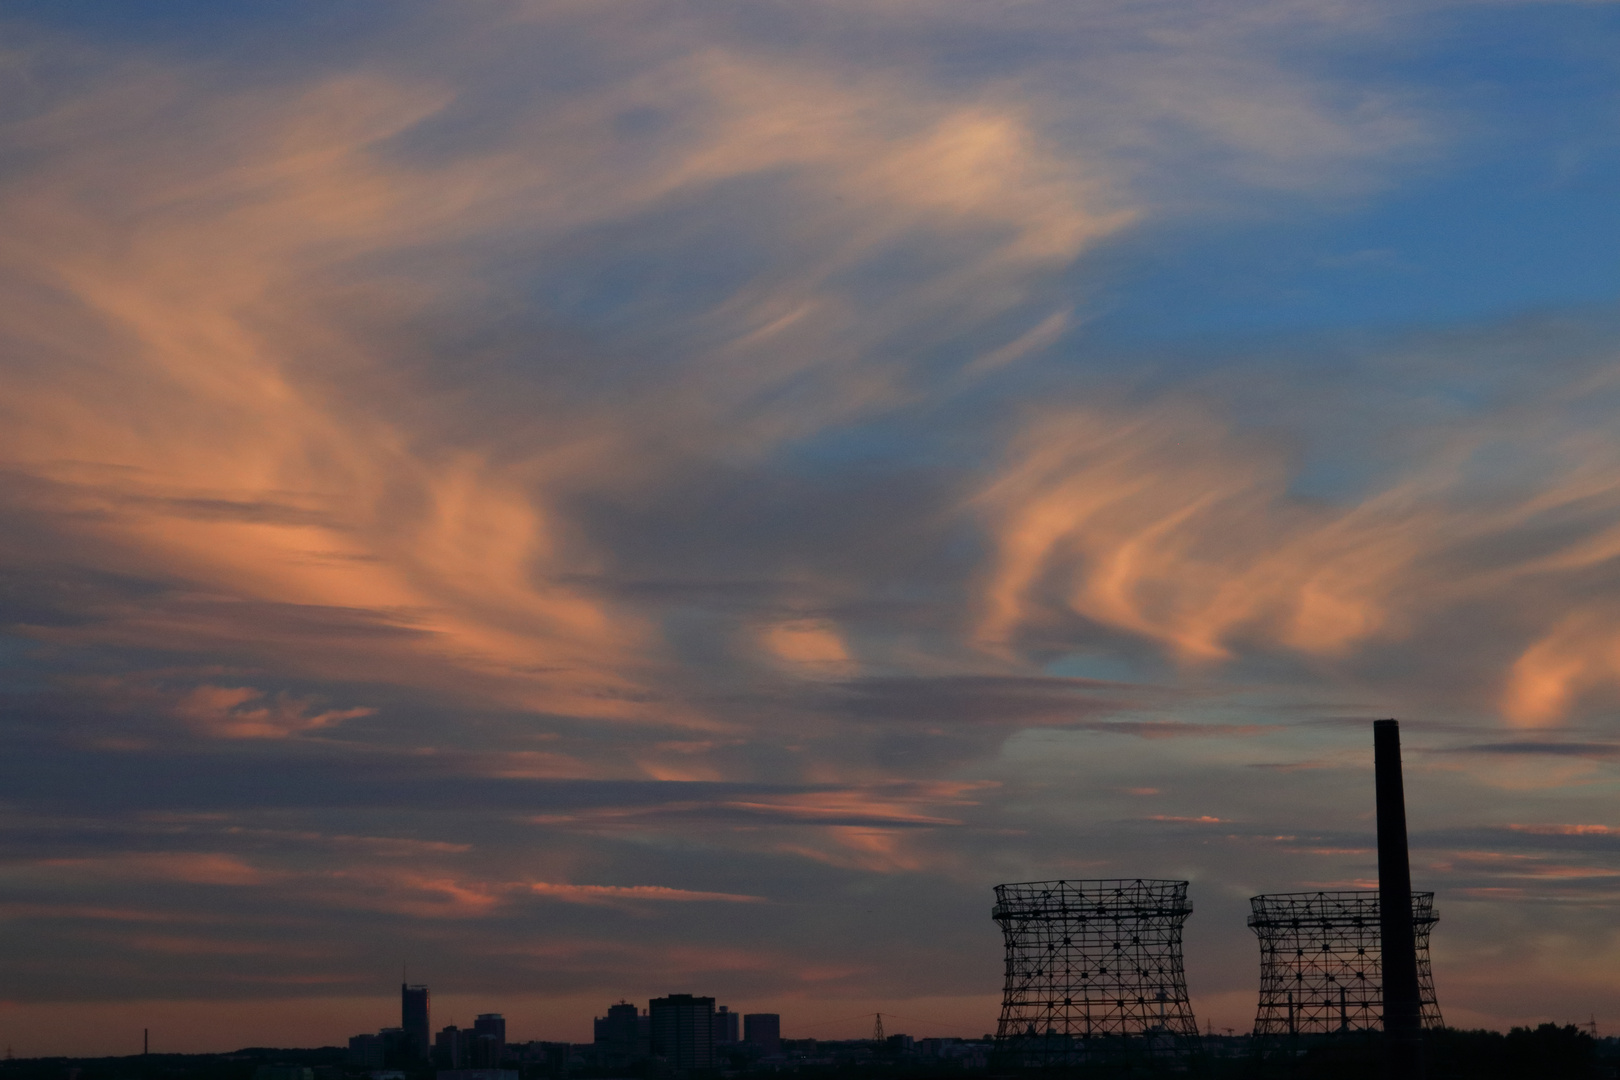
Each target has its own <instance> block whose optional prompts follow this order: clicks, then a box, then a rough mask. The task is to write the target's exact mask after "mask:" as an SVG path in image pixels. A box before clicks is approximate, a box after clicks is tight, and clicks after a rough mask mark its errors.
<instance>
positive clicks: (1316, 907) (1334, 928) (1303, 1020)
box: [1249, 890, 1441, 1037]
mask: <svg viewBox="0 0 1620 1080" xmlns="http://www.w3.org/2000/svg"><path fill="white" fill-rule="evenodd" d="M1249 903H1250V905H1251V907H1252V908H1253V914H1252V915H1251V916H1250V917H1249V925H1250V926H1251V927H1253V928H1254V932H1255V933H1256V934H1257V935H1258V936H1259V938H1260V1012H1259V1014H1258V1015H1257V1016H1256V1017H1255V1021H1254V1033H1255V1034H1256V1035H1257V1036H1267V1037H1270V1036H1278V1035H1327V1034H1332V1033H1334V1032H1340V1031H1378V1030H1381V1029H1382V1028H1383V1014H1382V1000H1381V995H1382V989H1383V971H1382V965H1381V962H1380V956H1381V952H1380V948H1379V932H1378V893H1377V891H1376V890H1367V891H1358V892H1317V893H1278V894H1273V895H1270V896H1256V897H1254V898H1253V899H1252V900H1250V901H1249ZM1437 921H1439V916H1438V915H1436V914H1435V913H1434V893H1419V892H1415V893H1413V894H1412V932H1413V936H1414V937H1415V938H1416V939H1417V958H1418V987H1419V995H1420V997H1421V1000H1422V1016H1423V1026H1424V1027H1440V1026H1441V1019H1440V1007H1439V1006H1438V1005H1437V1004H1436V1003H1435V997H1434V975H1433V973H1432V972H1431V970H1430V968H1429V930H1430V929H1431V928H1432V927H1433V926H1434V924H1435V923H1436V922H1437Z"/></svg>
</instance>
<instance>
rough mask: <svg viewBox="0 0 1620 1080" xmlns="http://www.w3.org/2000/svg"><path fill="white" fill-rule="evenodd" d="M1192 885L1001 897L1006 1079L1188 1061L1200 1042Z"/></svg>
mask: <svg viewBox="0 0 1620 1080" xmlns="http://www.w3.org/2000/svg"><path fill="white" fill-rule="evenodd" d="M1190 914H1192V905H1191V904H1189V903H1188V902H1187V883H1186V882H1185V881H1158V880H1152V879H1146V878H1135V879H1121V880H1107V881H1032V882H1024V883H1022V884H1016V885H997V886H996V906H995V908H994V910H993V911H992V912H991V917H992V918H994V919H995V921H996V922H997V923H999V924H1000V926H1001V931H1002V935H1003V937H1005V939H1006V945H1007V981H1006V986H1005V988H1004V990H1003V997H1002V1005H1001V1019H1000V1021H999V1022H998V1024H997V1026H996V1058H997V1063H998V1065H999V1067H1001V1068H1060V1069H1061V1068H1068V1067H1071V1066H1075V1065H1081V1064H1087V1063H1091V1062H1098V1061H1101V1060H1104V1059H1113V1058H1116V1057H1119V1058H1125V1059H1127V1060H1128V1059H1131V1058H1136V1057H1149V1056H1150V1057H1160V1056H1173V1055H1180V1054H1182V1053H1185V1052H1187V1051H1189V1050H1190V1049H1192V1045H1193V1042H1194V1041H1195V1040H1196V1039H1197V1037H1198V1025H1197V1024H1196V1023H1195V1022H1194V1020H1193V1014H1192V1006H1191V1004H1189V1002H1188V1000H1187V980H1186V976H1185V975H1184V974H1183V972H1182V965H1181V928H1182V924H1183V923H1185V922H1186V920H1187V916H1188V915H1190Z"/></svg>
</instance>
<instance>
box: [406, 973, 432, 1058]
mask: <svg viewBox="0 0 1620 1080" xmlns="http://www.w3.org/2000/svg"><path fill="white" fill-rule="evenodd" d="M399 1026H400V1028H401V1029H402V1030H403V1031H404V1032H405V1046H404V1047H403V1048H402V1052H403V1054H404V1055H405V1056H406V1057H407V1058H413V1059H416V1060H421V1059H423V1058H426V1057H427V1056H428V1051H429V1050H431V1049H432V1048H433V1026H432V1024H430V1023H429V1022H428V988H427V987H425V986H410V985H408V984H406V983H401V984H400V986H399Z"/></svg>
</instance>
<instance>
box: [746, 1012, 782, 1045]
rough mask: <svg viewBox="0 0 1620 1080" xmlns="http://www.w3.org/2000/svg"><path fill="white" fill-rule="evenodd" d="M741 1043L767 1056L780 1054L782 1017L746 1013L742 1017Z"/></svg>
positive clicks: (771, 1014)
mask: <svg viewBox="0 0 1620 1080" xmlns="http://www.w3.org/2000/svg"><path fill="white" fill-rule="evenodd" d="M743 1042H745V1043H750V1044H752V1045H754V1046H757V1047H759V1048H760V1049H761V1050H762V1051H764V1052H765V1053H767V1054H780V1053H781V1052H782V1017H781V1016H780V1015H779V1014H777V1013H746V1014H744V1016H743Z"/></svg>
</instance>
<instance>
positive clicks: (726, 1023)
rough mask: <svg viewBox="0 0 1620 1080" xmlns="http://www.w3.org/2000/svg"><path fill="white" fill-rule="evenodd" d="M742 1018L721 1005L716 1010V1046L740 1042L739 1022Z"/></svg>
mask: <svg viewBox="0 0 1620 1080" xmlns="http://www.w3.org/2000/svg"><path fill="white" fill-rule="evenodd" d="M741 1019H742V1016H741V1015H740V1014H738V1013H734V1012H732V1011H731V1010H730V1009H728V1008H727V1007H726V1006H724V1005H721V1006H720V1007H719V1008H717V1009H715V1010H714V1041H715V1044H716V1045H723V1044H725V1043H734V1042H738V1041H740V1039H739V1035H738V1022H739V1021H740V1020H741Z"/></svg>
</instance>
